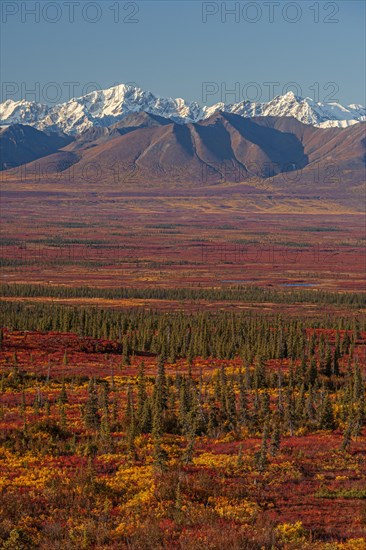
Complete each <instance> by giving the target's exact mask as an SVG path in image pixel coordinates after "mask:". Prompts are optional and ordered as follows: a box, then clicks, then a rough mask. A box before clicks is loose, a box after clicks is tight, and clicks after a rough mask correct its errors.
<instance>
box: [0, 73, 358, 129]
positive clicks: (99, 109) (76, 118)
mask: <svg viewBox="0 0 366 550" xmlns="http://www.w3.org/2000/svg"><path fill="white" fill-rule="evenodd" d="M142 111H145V112H147V113H150V114H153V115H158V116H161V117H164V118H169V119H171V120H173V121H174V122H177V123H182V124H184V123H189V122H198V121H199V120H203V119H206V118H208V117H210V116H211V115H212V114H214V113H215V112H217V111H224V112H228V113H234V114H238V115H241V116H243V117H253V116H286V117H289V116H292V117H294V118H296V119H298V120H299V121H300V122H303V123H304V124H310V125H312V126H318V127H331V126H336V127H347V126H350V125H352V124H356V123H358V122H361V121H365V120H366V109H365V107H363V106H361V105H348V106H343V105H340V104H339V103H317V102H315V101H313V100H312V99H310V98H305V99H303V98H301V97H297V96H295V95H294V94H293V93H292V92H288V93H287V94H285V95H283V96H277V97H275V98H274V99H272V100H271V101H269V102H268V103H255V102H250V101H242V102H240V103H233V104H224V103H217V104H216V105H212V106H210V107H206V106H204V107H201V106H200V105H199V104H198V103H195V102H192V103H188V102H186V101H185V100H184V99H180V98H178V99H171V98H161V97H158V96H155V95H154V94H152V93H151V92H145V91H143V90H141V89H140V88H136V87H134V86H127V85H124V84H120V85H118V86H114V87H112V88H109V89H107V90H99V91H95V92H91V93H89V94H87V95H84V96H82V97H79V98H75V99H71V100H70V101H67V102H66V103H61V104H59V105H54V106H48V105H43V104H40V103H36V102H29V101H24V100H22V101H13V100H7V101H5V102H4V103H1V104H0V126H8V125H11V124H27V125H30V126H34V127H35V128H37V129H38V130H44V131H57V132H59V131H62V132H64V133H66V134H79V133H82V132H84V131H85V130H87V129H88V128H91V127H93V126H103V127H105V126H110V125H111V124H114V123H115V122H118V121H119V120H121V119H123V118H124V117H125V116H127V115H128V114H131V113H137V112H142Z"/></svg>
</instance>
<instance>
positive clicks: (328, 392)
mask: <svg viewBox="0 0 366 550" xmlns="http://www.w3.org/2000/svg"><path fill="white" fill-rule="evenodd" d="M1 290H2V296H3V302H2V322H1V326H2V327H3V328H2V330H1V387H0V391H1V409H0V414H1V416H0V424H1V436H0V437H1V441H0V444H1V446H0V484H1V487H0V490H1V499H0V510H1V514H0V541H1V542H0V548H2V549H8V550H24V549H28V548H40V549H45V548H49V549H57V548H60V549H61V548H67V549H73V548H82V549H88V548H96V549H104V548H113V549H124V548H126V549H163V548H164V549H187V550H201V549H202V550H203V549H213V550H216V549H224V548H225V549H233V550H239V549H248V550H249V549H253V550H260V549H264V550H267V549H268V550H270V549H282V548H283V549H289V550H292V549H322V550H323V549H324V550H325V549H326V550H341V549H342V550H353V549H359V550H361V549H364V548H366V545H365V538H364V537H365V530H366V500H365V499H366V483H365V457H366V441H365V438H364V435H365V427H364V425H365V415H366V404H365V384H364V376H365V349H366V348H365V345H366V323H365V318H364V317H362V315H359V312H360V311H362V310H361V309H360V308H361V307H362V302H363V296H362V294H361V293H344V294H340V293H332V292H325V291H322V292H319V293H316V292H314V291H311V290H293V289H288V290H279V289H278V290H275V289H272V290H269V289H260V288H251V287H246V288H240V287H235V288H227V289H223V290H215V289H196V290H189V289H160V290H159V291H158V290H153V289H150V290H149V289H131V288H130V289H116V288H115V289H107V288H105V289H101V288H99V289H96V288H92V287H82V288H71V287H56V286H54V287H52V286H51V287H50V286H46V285H44V286H42V285H30V284H29V285H28V284H22V285H3V287H2V289H1ZM138 296H140V297H144V298H149V297H150V298H158V299H160V300H164V299H175V300H178V301H180V304H181V307H180V308H177V309H171V310H170V311H166V310H164V309H161V308H160V309H159V308H156V309H149V308H146V307H140V308H137V307H130V308H121V307H115V306H113V299H118V298H121V297H124V298H130V299H133V298H134V297H138ZM62 298H73V299H75V300H77V299H81V298H89V299H93V298H95V299H96V298H98V299H106V298H108V299H110V300H112V305H111V303H110V302H108V306H106V305H103V302H102V303H98V301H97V302H96V303H90V304H89V305H88V304H85V303H83V304H78V303H75V304H74V305H70V304H69V303H65V304H64V303H60V302H58V301H57V299H58V300H61V299H62ZM295 298H296V300H295ZM199 299H207V300H220V303H221V304H224V306H223V307H221V308H216V309H214V310H207V309H205V308H200V309H198V310H197V309H192V308H191V307H190V306H191V305H192V303H194V302H195V301H196V300H199ZM53 300H55V301H53ZM244 300H245V301H246V302H251V303H255V302H260V303H262V302H268V303H269V302H271V303H277V304H286V303H288V302H289V303H296V304H297V305H298V314H297V315H294V314H293V313H291V314H287V313H282V312H281V311H279V312H274V311H273V310H271V309H269V310H268V311H266V308H262V309H261V310H253V309H250V308H249V309H240V308H236V309H234V310H232V309H229V308H226V307H225V303H227V304H229V303H231V302H236V303H238V304H240V303H243V301H244ZM303 303H308V304H309V303H310V304H314V305H315V306H316V308H317V311H316V313H315V312H314V315H311V314H309V313H308V309H306V313H304V311H303V310H302V309H301V308H302V304H303ZM333 306H334V307H335V306H336V307H337V308H341V309H340V310H338V309H337V310H336V311H337V313H334V312H333V310H332V307H333ZM342 308H343V309H342ZM319 310H320V312H319ZM339 311H341V313H340V312H339Z"/></svg>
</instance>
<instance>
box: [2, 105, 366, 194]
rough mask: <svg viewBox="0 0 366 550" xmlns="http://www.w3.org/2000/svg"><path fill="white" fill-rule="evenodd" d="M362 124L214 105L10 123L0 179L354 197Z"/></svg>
mask: <svg viewBox="0 0 366 550" xmlns="http://www.w3.org/2000/svg"><path fill="white" fill-rule="evenodd" d="M365 129H366V124H365V123H362V122H361V123H359V124H354V125H352V126H350V127H347V128H343V129H340V128H318V127H314V126H311V125H307V124H303V123H302V122H300V121H298V120H297V119H295V118H293V117H277V116H260V117H252V118H244V117H242V116H241V115H237V114H233V113H227V112H222V111H218V112H215V113H214V114H212V115H211V116H210V117H209V118H206V119H204V120H200V121H198V122H196V123H186V124H181V123H177V122H175V121H174V120H169V119H167V118H165V117H161V116H158V115H155V114H151V113H146V112H135V113H131V114H129V115H127V116H126V117H125V118H123V119H122V120H120V121H118V122H116V123H114V124H112V125H110V126H108V127H100V126H99V127H96V126H92V127H90V128H89V129H87V130H85V131H84V132H83V133H81V134H77V135H75V136H67V135H65V134H63V135H60V134H55V133H49V134H47V133H45V132H43V131H40V130H37V129H36V128H32V127H30V126H27V125H20V124H15V125H11V126H9V127H7V128H5V129H3V130H2V131H1V133H0V150H1V157H2V159H1V165H2V168H3V169H5V171H4V172H3V181H7V182H13V183H15V184H17V182H19V181H22V182H23V183H27V182H29V183H33V182H34V181H38V180H39V181H41V180H42V181H45V182H47V183H50V182H51V183H52V182H58V183H61V184H62V185H69V182H70V181H71V178H72V181H75V182H76V183H77V184H78V185H80V186H82V185H83V184H88V187H89V188H90V187H93V185H95V186H96V188H97V189H102V188H106V187H107V186H111V185H112V186H114V188H116V186H117V188H118V185H120V186H121V184H122V186H123V189H133V190H140V189H143V188H145V189H146V188H147V187H151V186H153V187H154V189H157V188H159V187H161V186H164V187H165V188H166V189H173V188H178V187H179V188H181V189H183V188H187V186H188V187H189V188H190V189H192V186H198V187H204V186H208V187H210V186H211V187H212V186H217V184H220V183H230V182H231V183H235V184H239V185H240V186H241V187H240V189H241V190H242V191H244V190H245V188H247V189H248V186H253V185H254V186H258V184H259V187H261V189H263V190H265V189H269V188H271V189H272V190H273V191H274V192H277V193H281V192H284V193H287V194H288V193H297V194H298V195H299V194H300V195H303V194H312V195H314V194H316V195H318V194H319V193H320V194H324V193H325V194H328V195H329V196H331V195H335V196H339V195H340V194H341V195H342V196H346V195H347V196H348V197H351V196H352V197H353V200H354V201H356V202H357V201H358V202H359V201H360V200H362V193H363V188H364V187H363V186H364V181H365V166H366V163H365V158H366V157H365V151H366V137H365ZM20 165H24V166H22V168H16V167H17V166H18V167H19V166H20ZM20 173H21V179H20ZM35 175H36V176H37V177H36V176H35ZM260 182H267V183H266V184H265V185H264V186H263V185H262V184H261V183H260ZM268 182H270V183H268ZM243 184H244V185H243ZM119 188H121V187H119ZM252 188H253V187H252Z"/></svg>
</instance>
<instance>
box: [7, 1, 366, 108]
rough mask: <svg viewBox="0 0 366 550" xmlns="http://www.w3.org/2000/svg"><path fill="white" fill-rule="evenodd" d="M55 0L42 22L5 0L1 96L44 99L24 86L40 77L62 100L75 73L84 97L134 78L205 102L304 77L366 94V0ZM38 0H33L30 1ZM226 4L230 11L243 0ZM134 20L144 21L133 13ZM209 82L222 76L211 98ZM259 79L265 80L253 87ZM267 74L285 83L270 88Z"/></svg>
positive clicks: (359, 97)
mask: <svg viewBox="0 0 366 550" xmlns="http://www.w3.org/2000/svg"><path fill="white" fill-rule="evenodd" d="M71 1H72V0H71ZM56 2H57V3H58V5H59V9H58V11H56V8H55V6H54V4H55V3H56ZM56 2H55V1H53V2H48V1H47V0H43V1H42V0H40V1H39V2H38V5H40V6H41V7H43V6H45V5H46V4H48V7H47V10H46V12H44V13H42V12H39V21H38V22H35V16H34V15H31V14H29V13H27V12H26V11H25V9H24V8H23V9H22V6H21V5H20V2H17V1H14V0H12V1H6V0H2V14H1V16H2V24H1V26H2V39H1V45H2V53H1V80H2V81H3V82H5V86H4V85H3V87H2V97H1V99H2V100H4V99H6V97H4V94H5V92H6V93H7V97H8V98H9V97H11V98H12V99H19V98H20V97H23V98H24V97H25V98H26V99H30V100H32V99H35V96H32V94H30V93H29V92H28V93H26V91H25V89H28V90H30V89H32V88H34V87H35V83H37V82H38V83H39V89H38V91H37V99H39V100H40V101H41V102H47V99H48V100H49V101H48V102H49V103H52V100H53V98H54V97H56V96H59V95H60V93H61V94H62V96H61V98H60V97H57V99H62V100H67V99H69V96H70V85H68V84H65V83H67V82H77V83H78V84H75V85H74V86H73V91H74V93H71V95H76V96H79V95H82V92H84V91H85V89H86V88H87V84H88V83H90V82H95V83H96V85H95V86H94V87H97V86H100V87H102V88H106V87H109V86H112V85H114V84H116V83H119V82H120V83H129V82H134V83H136V84H138V85H139V86H140V87H141V88H143V89H146V90H150V91H152V92H154V93H155V94H158V95H161V96H171V97H183V98H185V99H187V100H190V101H193V100H195V101H198V102H199V103H203V101H204V99H207V101H206V102H207V103H208V104H212V103H216V102H217V101H220V100H221V99H223V100H226V101H234V100H236V99H238V96H240V99H243V98H246V97H248V98H250V99H258V100H262V101H267V100H268V99H269V98H270V97H271V96H273V95H277V94H278V93H281V92H282V90H283V88H284V87H286V84H287V83H289V82H295V83H297V89H298V90H299V91H301V94H302V95H303V96H310V97H315V98H317V99H319V100H327V98H328V99H337V100H339V101H341V102H343V103H346V104H348V103H361V104H364V103H365V4H364V2H363V1H362V0H360V1H351V0H342V1H340V2H339V1H337V2H324V1H319V2H316V1H314V0H312V1H311V2H308V1H306V0H298V2H286V1H284V0H277V2H274V1H273V2H271V1H269V3H270V4H271V6H268V5H267V6H266V5H265V4H264V2H262V1H257V4H258V5H259V7H258V8H257V9H256V7H255V5H254V4H255V2H248V1H243V2H237V5H238V6H239V12H236V15H230V14H226V15H225V12H224V11H222V10H221V4H222V3H221V1H220V2H210V3H204V2H201V1H199V0H194V1H189V0H185V1H173V0H167V1H155V0H145V1H142V2H141V1H138V2H136V4H137V6H138V13H134V12H135V11H136V9H135V6H134V4H135V3H133V2H132V3H129V2H124V1H118V0H117V1H116V0H100V1H99V2H87V1H83V0H79V2H78V5H77V4H76V5H75V6H74V8H73V10H74V16H73V17H74V22H71V21H70V19H72V17H71V15H72V14H71V12H72V10H71V8H70V7H69V6H68V5H67V3H66V0H65V2H64V1H63V0H56ZM36 4H37V2H33V1H30V0H29V1H27V2H26V3H25V5H26V7H27V9H28V10H31V9H32V8H35V7H36ZM86 4H89V6H87V7H86V8H85V6H86ZM275 4H280V5H279V6H278V5H277V6H276V5H275ZM225 5H226V8H227V9H228V10H229V9H232V8H233V7H234V5H235V2H226V3H224V6H225ZM296 6H297V8H296ZM311 6H313V8H311ZM299 7H300V10H299V9H298V8H299ZM317 7H318V13H317ZM15 10H17V13H12V12H13V11H15ZM36 10H37V7H36ZM83 10H84V11H83ZM113 10H114V11H113ZM118 10H119V13H118ZM272 10H273V12H272ZM211 12H213V13H211ZM215 12H217V13H215ZM271 12H272V13H271ZM37 17H38V15H37ZM225 17H226V22H225ZM235 17H236V19H237V21H235ZM94 18H95V19H97V21H96V22H95V23H92V22H90V21H91V20H93V19H94ZM132 19H133V20H135V21H136V22H135V23H132V22H128V20H132ZM297 19H298V20H297ZM53 20H56V21H55V22H54V23H52V22H51V21H53ZM204 20H206V22H204ZM272 20H273V21H272ZM290 20H294V22H292V23H291V22H290ZM337 20H338V22H334V21H337ZM50 82H55V83H56V86H51V85H50V84H49V83H50ZM205 82H210V83H215V84H212V86H211V85H210V86H211V87H210V90H212V92H211V95H208V97H207V98H203V97H202V87H204V90H205V89H207V88H206V87H205V84H203V83H205ZM236 82H237V83H239V88H236V91H235V94H232V95H230V94H226V95H225V87H226V90H230V89H234V88H235V83H236ZM251 82H254V83H256V85H255V86H248V84H249V83H251ZM266 82H278V83H279V85H276V86H274V87H273V89H272V90H271V89H270V87H269V86H268V85H265V83H266ZM316 82H317V83H318V84H317V85H315V86H314V83H316ZM22 83H23V85H22ZM221 83H224V84H223V87H222V91H221V90H220V86H221ZM329 83H331V84H329ZM332 83H334V84H332ZM17 87H18V88H19V92H18V93H16V92H15V90H16V88H17ZM22 87H23V91H22ZM92 88H93V85H91V88H90V89H92ZM217 88H219V89H217ZM43 90H45V91H43Z"/></svg>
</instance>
